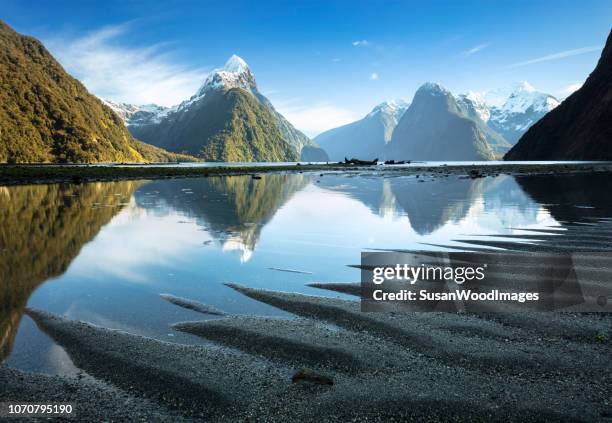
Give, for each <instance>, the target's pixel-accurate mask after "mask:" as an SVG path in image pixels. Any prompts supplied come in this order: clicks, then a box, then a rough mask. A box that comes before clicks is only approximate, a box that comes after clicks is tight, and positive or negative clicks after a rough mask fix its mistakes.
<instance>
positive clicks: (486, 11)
mask: <svg viewBox="0 0 612 423" xmlns="http://www.w3.org/2000/svg"><path fill="white" fill-rule="evenodd" d="M0 11H1V12H0V19H3V20H5V21H6V22H7V23H8V24H9V25H11V26H13V28H15V29H16V30H17V31H18V32H21V33H26V34H29V35H33V36H35V37H37V38H39V39H40V40H42V41H43V42H44V43H45V45H47V47H48V48H49V49H50V50H51V52H52V53H53V54H54V55H56V57H57V58H58V59H59V60H60V62H61V63H62V64H63V65H64V67H65V68H66V69H67V70H68V71H69V72H70V73H72V74H73V75H74V76H76V77H77V78H79V79H80V80H81V81H83V82H84V83H85V85H86V86H87V87H88V88H89V90H90V91H92V92H93V93H94V94H97V95H100V96H103V97H107V98H110V99H112V100H116V101H125V102H131V103H150V102H155V103H159V104H164V105H172V104H175V103H178V102H180V101H181V100H183V99H185V98H188V97H189V96H190V95H191V94H192V93H193V92H195V91H196V90H197V88H198V87H199V85H200V84H201V83H202V82H203V79H204V78H205V76H206V74H207V73H208V72H210V71H211V70H212V69H214V68H216V67H220V66H222V65H223V63H224V62H225V60H227V58H228V57H229V56H230V55H231V54H233V53H235V54H238V55H239V56H241V57H242V58H244V59H245V60H246V61H247V63H248V64H249V66H250V67H251V69H252V70H253V72H254V73H255V76H256V78H257V81H258V84H259V88H260V91H262V92H263V93H264V94H266V95H267V96H268V97H269V98H270V99H271V100H272V101H273V103H274V104H275V106H276V107H277V108H278V109H279V110H280V111H281V112H282V113H284V114H285V115H286V116H287V117H288V118H289V120H290V121H292V122H293V123H294V124H295V125H296V126H297V127H298V128H300V129H302V130H304V131H305V132H307V133H308V134H309V135H315V134H316V133H318V132H320V131H322V130H325V129H329V128H331V127H334V126H338V125H340V124H344V123H347V122H350V121H351V120H354V119H357V118H360V117H361V116H363V115H365V114H366V113H367V112H368V111H369V110H370V109H372V108H373V107H374V106H375V105H376V104H378V103H380V102H381V101H384V100H387V99H393V98H403V99H406V100H411V99H412V96H413V94H414V92H415V91H416V89H417V88H418V87H419V86H420V85H421V84H422V83H423V82H425V81H436V82H439V83H441V84H442V85H444V86H446V87H447V88H449V89H450V90H451V91H453V92H457V93H459V92H466V91H469V90H471V91H486V90H491V89H495V88H500V87H505V86H508V85H510V84H512V83H514V82H517V81H522V80H525V81H528V82H529V83H531V84H532V85H533V86H535V87H536V89H538V90H540V91H544V92H548V93H550V94H553V95H556V96H559V97H564V96H566V95H567V94H568V93H569V92H571V90H572V89H575V88H576V87H578V86H579V85H580V84H581V83H582V82H583V81H584V79H585V78H586V77H587V76H588V74H589V73H590V72H591V71H592V69H593V68H594V66H595V64H596V63H597V60H598V58H599V55H600V53H601V48H602V47H603V44H604V42H605V39H606V37H607V35H608V33H609V31H610V29H611V23H612V1H609V0H604V1H597V0H589V1H583V2H578V1H559V0H557V1H421V2H410V1H402V2H399V1H264V0H262V1H250V2H245V1H240V0H232V1H228V2H223V1H215V2H208V1H178V0H175V1H171V0H170V1H168V0H166V1H163V2H161V1H160V2H153V1H141V0H123V1H114V0H107V1H98V2H94V1H74V2H73V1H59V0H58V1H53V2H51V1H25V0H0Z"/></svg>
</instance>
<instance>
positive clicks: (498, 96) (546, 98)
mask: <svg viewBox="0 0 612 423" xmlns="http://www.w3.org/2000/svg"><path fill="white" fill-rule="evenodd" d="M456 98H457V100H458V102H459V103H461V104H462V105H463V106H464V108H465V109H466V110H468V111H470V112H471V113H474V114H476V115H478V116H479V117H480V119H482V120H483V121H484V122H486V123H487V124H488V126H489V127H491V128H492V129H494V130H495V131H497V132H498V133H500V134H501V135H502V136H503V137H504V138H506V140H507V141H508V142H510V143H511V144H515V143H516V142H517V141H518V139H519V138H520V137H521V135H523V133H525V131H527V129H529V128H530V127H531V125H533V124H534V123H536V122H537V121H538V120H540V119H541V118H542V117H543V116H544V115H545V114H546V113H548V112H549V111H551V110H552V109H554V108H555V107H557V106H558V105H559V104H560V102H559V100H557V99H556V98H555V97H553V96H551V95H549V94H545V93H542V92H539V91H537V90H536V89H535V88H534V87H533V86H532V85H531V84H529V83H528V82H526V81H521V82H518V83H516V84H513V85H510V86H508V87H503V88H498V89H495V90H491V91H486V92H469V93H467V94H461V95H458V96H457V97H456Z"/></svg>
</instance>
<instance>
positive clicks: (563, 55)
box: [508, 46, 603, 68]
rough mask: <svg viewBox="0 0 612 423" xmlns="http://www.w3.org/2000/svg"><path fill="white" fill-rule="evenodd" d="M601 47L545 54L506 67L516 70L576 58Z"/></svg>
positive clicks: (599, 49)
mask: <svg viewBox="0 0 612 423" xmlns="http://www.w3.org/2000/svg"><path fill="white" fill-rule="evenodd" d="M602 48H603V47H602V46H591V47H582V48H576V49H573V50H565V51H560V52H558V53H553V54H547V55H546V56H542V57H537V58H535V59H531V60H526V61H524V62H518V63H513V64H511V65H508V67H509V68H517V67H519V66H527V65H532V64H534V63H541V62H548V61H549V60H558V59H565V58H566V57H572V56H578V55H580V54H585V53H591V52H593V51H601V49H602Z"/></svg>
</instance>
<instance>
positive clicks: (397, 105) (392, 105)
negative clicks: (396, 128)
mask: <svg viewBox="0 0 612 423" xmlns="http://www.w3.org/2000/svg"><path fill="white" fill-rule="evenodd" d="M409 105H410V103H406V102H405V101H404V100H401V99H396V100H388V101H384V102H382V103H380V104H379V105H377V106H376V107H374V108H373V109H372V111H371V112H370V113H368V116H374V115H376V114H379V113H382V114H385V115H389V116H392V117H393V118H395V119H399V117H401V115H402V113H404V112H405V111H406V109H407V108H408V106H409Z"/></svg>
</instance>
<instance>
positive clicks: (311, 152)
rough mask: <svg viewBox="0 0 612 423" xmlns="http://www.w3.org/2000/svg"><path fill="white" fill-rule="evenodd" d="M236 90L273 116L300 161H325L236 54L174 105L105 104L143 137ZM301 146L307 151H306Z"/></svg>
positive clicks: (323, 156)
mask: <svg viewBox="0 0 612 423" xmlns="http://www.w3.org/2000/svg"><path fill="white" fill-rule="evenodd" d="M236 88H238V89H241V90H244V91H247V92H249V93H251V94H252V95H253V96H254V97H255V99H256V100H257V101H258V102H259V103H260V104H261V105H262V106H264V107H265V108H266V109H267V110H268V111H269V112H270V113H272V115H273V116H274V120H275V124H276V126H277V127H278V128H279V129H280V131H281V133H282V135H283V138H284V139H285V141H287V142H288V143H289V144H290V145H291V146H293V147H294V148H295V149H296V151H297V152H298V153H304V154H303V155H302V156H303V157H302V160H314V158H316V159H317V161H321V160H322V161H326V160H325V159H327V155H326V154H325V152H324V151H322V150H321V149H320V148H319V147H318V146H317V145H316V144H314V143H313V142H312V141H311V140H310V139H309V138H308V137H307V136H306V135H304V134H303V133H302V132H300V131H299V130H297V129H295V128H294V127H293V125H292V124H291V123H289V121H287V119H285V118H284V117H283V116H282V115H281V114H280V113H278V112H277V111H276V109H275V108H274V106H273V105H272V102H270V100H268V99H267V98H266V97H265V96H264V95H263V94H261V93H260V92H259V91H258V89H257V83H256V81H255V76H254V75H253V73H252V72H251V70H250V68H249V66H248V65H247V63H246V62H245V61H244V60H243V59H242V58H240V57H239V56H237V55H235V54H234V55H232V56H231V57H230V58H229V59H228V60H227V62H226V63H225V65H224V66H223V67H221V68H218V69H215V70H214V71H212V72H211V73H210V74H209V75H208V76H207V78H206V79H205V80H204V83H203V84H202V85H201V86H200V88H199V89H198V90H197V91H196V93H195V94H194V95H193V96H191V98H189V99H188V100H185V101H183V102H182V103H180V104H179V105H177V106H173V107H171V108H165V107H160V106H156V105H146V106H134V105H130V104H124V103H113V102H109V101H105V103H106V104H107V105H108V106H110V107H111V108H113V110H115V112H117V114H119V116H121V118H122V119H123V120H124V121H125V122H126V125H127V126H128V128H132V129H133V130H134V132H133V134H134V135H135V136H140V137H141V138H143V137H144V136H145V135H146V134H145V133H144V132H143V131H142V130H141V129H142V128H143V127H144V126H147V125H149V124H159V123H161V122H162V121H164V120H168V121H177V120H180V117H181V116H182V115H183V113H187V112H191V111H195V110H196V109H194V107H195V108H198V107H200V106H201V105H202V104H204V102H205V98H208V97H207V96H208V95H209V94H211V93H213V92H214V93H215V94H219V93H223V92H225V91H227V90H230V89H236ZM103 101H104V100H103ZM149 132H151V131H149V130H147V131H146V133H147V134H148V133H149ZM143 139H144V138H143ZM304 147H308V148H307V149H305V148H304ZM319 159H320V160H319Z"/></svg>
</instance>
